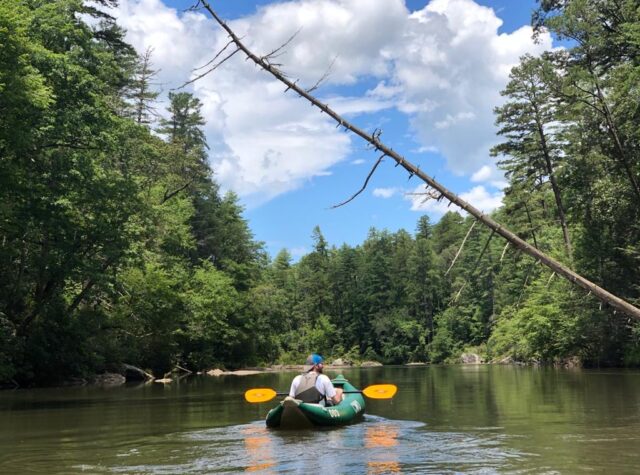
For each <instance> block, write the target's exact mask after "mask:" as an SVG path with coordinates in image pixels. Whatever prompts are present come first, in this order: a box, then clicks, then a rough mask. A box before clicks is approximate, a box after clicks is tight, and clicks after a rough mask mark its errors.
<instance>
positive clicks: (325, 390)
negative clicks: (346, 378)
mask: <svg viewBox="0 0 640 475" xmlns="http://www.w3.org/2000/svg"><path fill="white" fill-rule="evenodd" d="M323 370H324V358H322V356H320V355H318V354H316V353H313V354H311V355H309V357H308V358H307V361H306V362H305V366H304V373H302V374H299V375H298V376H296V377H295V378H293V381H292V382H291V389H290V390H289V396H291V397H293V398H295V399H299V400H301V401H303V402H309V403H320V404H323V405H324V404H326V405H327V406H332V405H336V404H338V403H340V401H342V388H336V387H334V386H333V383H331V380H330V379H329V377H328V376H327V375H326V374H323Z"/></svg>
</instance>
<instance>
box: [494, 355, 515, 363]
mask: <svg viewBox="0 0 640 475" xmlns="http://www.w3.org/2000/svg"><path fill="white" fill-rule="evenodd" d="M492 363H495V364H514V363H515V361H514V359H513V358H512V357H511V356H505V357H503V358H497V359H495V360H493V361H492Z"/></svg>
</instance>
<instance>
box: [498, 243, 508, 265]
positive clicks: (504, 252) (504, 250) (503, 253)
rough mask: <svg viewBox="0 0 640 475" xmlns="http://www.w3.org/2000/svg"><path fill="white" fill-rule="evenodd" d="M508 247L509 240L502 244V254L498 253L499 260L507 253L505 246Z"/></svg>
mask: <svg viewBox="0 0 640 475" xmlns="http://www.w3.org/2000/svg"><path fill="white" fill-rule="evenodd" d="M508 247H509V241H507V243H506V244H505V245H504V249H503V250H502V254H500V262H502V259H504V255H505V254H506V253H507V248H508Z"/></svg>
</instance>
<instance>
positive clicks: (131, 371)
mask: <svg viewBox="0 0 640 475" xmlns="http://www.w3.org/2000/svg"><path fill="white" fill-rule="evenodd" d="M122 369H123V371H122V372H123V373H124V377H125V379H126V380H127V381H153V380H154V379H155V378H154V377H153V375H152V374H149V373H147V372H146V371H143V370H141V369H140V368H136V367H135V366H131V365H128V364H123V365H122Z"/></svg>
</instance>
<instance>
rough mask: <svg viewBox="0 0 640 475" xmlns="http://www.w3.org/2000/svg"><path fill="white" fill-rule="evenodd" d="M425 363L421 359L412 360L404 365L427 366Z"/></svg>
mask: <svg viewBox="0 0 640 475" xmlns="http://www.w3.org/2000/svg"><path fill="white" fill-rule="evenodd" d="M427 364H428V363H423V362H422V361H414V362H413V363H407V364H406V366H427Z"/></svg>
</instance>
